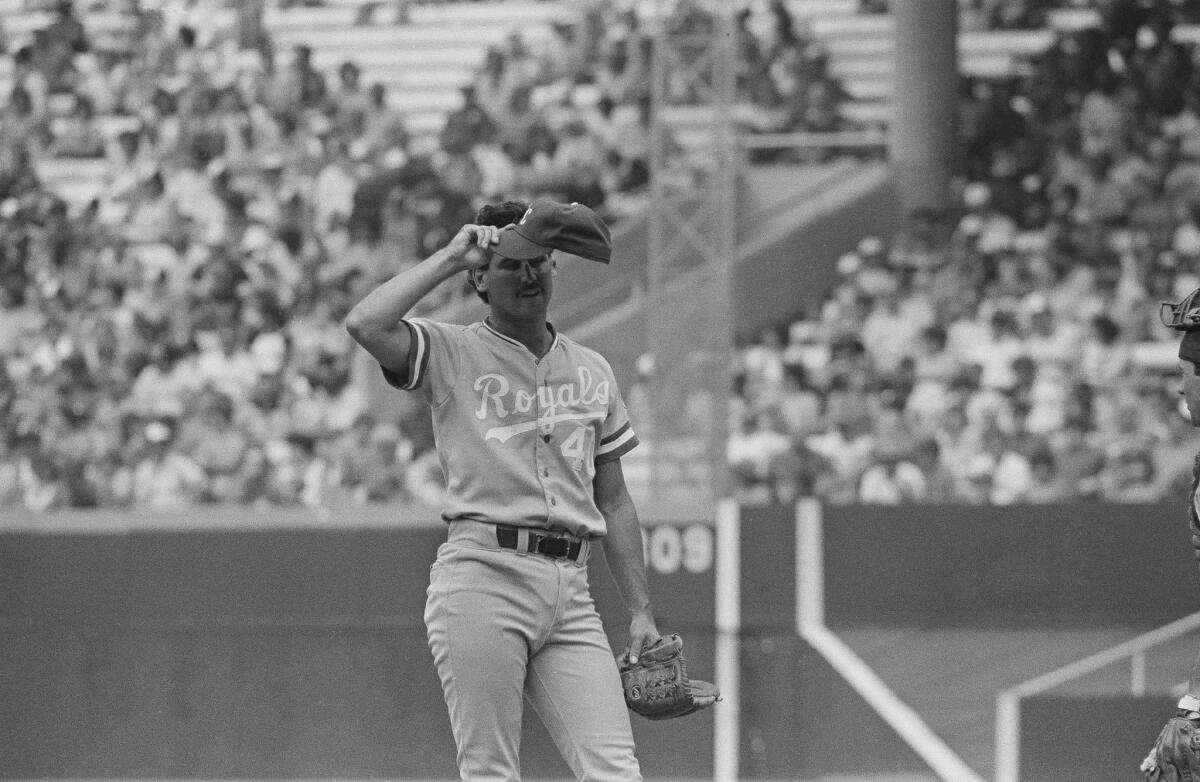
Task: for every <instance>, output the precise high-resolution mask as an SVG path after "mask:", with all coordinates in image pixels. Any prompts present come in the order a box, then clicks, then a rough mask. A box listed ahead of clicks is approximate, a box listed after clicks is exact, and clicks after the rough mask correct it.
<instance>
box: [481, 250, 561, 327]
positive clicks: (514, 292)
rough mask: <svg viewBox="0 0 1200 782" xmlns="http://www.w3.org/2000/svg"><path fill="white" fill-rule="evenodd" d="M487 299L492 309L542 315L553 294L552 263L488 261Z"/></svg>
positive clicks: (543, 260)
mask: <svg viewBox="0 0 1200 782" xmlns="http://www.w3.org/2000/svg"><path fill="white" fill-rule="evenodd" d="M487 286H488V299H489V300H490V302H491V305H492V306H493V307H501V308H503V309H506V310H511V311H512V312H514V313H521V314H531V313H533V312H542V313H544V312H545V310H546V307H547V305H549V303H550V295H551V293H553V291H554V260H553V259H552V258H551V256H550V255H549V254H547V255H543V256H541V257H539V258H526V259H521V260H518V259H515V258H503V257H501V256H499V255H496V256H493V257H492V262H491V263H490V264H489V265H488V271H487Z"/></svg>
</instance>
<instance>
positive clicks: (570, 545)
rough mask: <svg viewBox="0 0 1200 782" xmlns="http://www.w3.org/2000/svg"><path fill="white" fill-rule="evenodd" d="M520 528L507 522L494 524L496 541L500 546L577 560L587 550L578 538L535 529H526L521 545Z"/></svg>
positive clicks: (579, 559) (556, 557)
mask: <svg viewBox="0 0 1200 782" xmlns="http://www.w3.org/2000/svg"><path fill="white" fill-rule="evenodd" d="M522 537H523V536H522V535H521V530H519V529H518V528H517V527H510V526H509V525H507V524H497V525H496V543H498V544H499V545H500V548H509V549H513V550H515V551H523V552H526V553H529V554H541V555H543V556H547V557H553V558H555V559H569V560H571V561H572V562H579V561H581V560H582V559H583V555H584V553H585V552H586V550H587V546H586V544H584V542H583V541H582V540H579V539H578V538H566V537H561V536H558V535H546V534H543V533H541V532H537V531H536V530H532V529H530V530H528V534H527V535H525V536H524V538H525V543H524V545H522V543H521V539H522Z"/></svg>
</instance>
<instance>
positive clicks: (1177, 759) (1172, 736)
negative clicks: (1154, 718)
mask: <svg viewBox="0 0 1200 782" xmlns="http://www.w3.org/2000/svg"><path fill="white" fill-rule="evenodd" d="M1185 714H1186V713H1185V712H1183V711H1180V712H1179V714H1178V715H1177V716H1174V717H1172V718H1171V719H1169V720H1167V724H1166V725H1164V726H1163V729H1162V732H1161V733H1159V734H1158V740H1157V741H1155V742H1154V748H1153V749H1151V750H1150V754H1149V755H1147V756H1146V759H1145V760H1143V761H1142V773H1143V774H1144V775H1145V778H1146V780H1147V782H1200V720H1197V719H1188V718H1187V716H1185Z"/></svg>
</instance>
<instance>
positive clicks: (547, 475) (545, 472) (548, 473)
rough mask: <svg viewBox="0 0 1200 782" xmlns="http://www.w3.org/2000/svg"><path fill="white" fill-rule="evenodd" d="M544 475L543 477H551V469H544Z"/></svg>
mask: <svg viewBox="0 0 1200 782" xmlns="http://www.w3.org/2000/svg"><path fill="white" fill-rule="evenodd" d="M542 477H543V478H549V477H550V471H549V470H542Z"/></svg>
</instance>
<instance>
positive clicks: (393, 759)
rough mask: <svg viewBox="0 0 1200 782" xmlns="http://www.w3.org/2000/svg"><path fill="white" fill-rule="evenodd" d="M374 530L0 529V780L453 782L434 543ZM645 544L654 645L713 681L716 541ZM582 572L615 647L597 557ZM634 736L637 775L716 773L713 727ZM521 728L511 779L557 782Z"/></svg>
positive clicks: (257, 518)
mask: <svg viewBox="0 0 1200 782" xmlns="http://www.w3.org/2000/svg"><path fill="white" fill-rule="evenodd" d="M372 513H373V515H371V514H368V515H369V516H370V518H366V517H363V516H360V517H358V518H357V519H356V521H357V522H358V523H357V524H356V525H355V526H353V527H352V526H349V524H348V523H346V522H345V520H342V521H341V522H339V520H337V519H336V518H335V519H333V520H330V521H328V522H320V521H317V520H315V519H314V518H312V516H311V514H308V513H307V512H303V511H292V512H288V511H276V512H270V513H265V514H259V513H255V512H253V511H248V510H247V511H243V510H234V511H225V510H212V511H204V512H201V513H197V514H192V515H191V516H190V517H175V518H172V517H164V518H149V517H142V518H140V519H136V520H132V521H131V520H130V519H126V518H120V517H117V516H115V515H113V514H104V513H98V514H92V515H75V516H72V517H69V518H67V519H66V520H65V521H63V520H58V519H49V520H47V524H46V525H45V527H44V530H52V531H50V532H47V531H42V529H40V528H39V527H38V525H37V524H36V523H34V524H33V525H27V526H25V527H24V528H19V527H17V528H12V527H10V528H9V529H8V530H7V531H0V777H4V778H14V777H17V778H22V777H139V778H149V777H168V778H169V777H177V778H188V777H207V778H214V777H243V778H244V777H259V778H264V777H265V778H271V777H309V778H322V777H323V778H333V777H337V778H347V777H421V778H447V779H449V778H452V777H456V776H457V774H456V771H455V767H454V746H453V742H452V739H451V736H450V730H449V722H448V719H447V717H446V712H445V707H444V705H443V703H442V698H441V690H440V686H439V684H438V682H437V678H436V675H435V673H434V670H433V665H432V662H431V660H430V657H429V652H428V650H427V648H426V644H425V634H424V627H423V625H422V624H421V615H422V611H423V606H424V590H425V587H426V585H427V584H428V567H429V563H430V562H431V561H432V560H433V558H434V554H435V550H436V548H437V545H438V544H439V543H440V542H441V541H442V540H443V539H444V537H445V530H444V527H443V526H441V525H440V524H436V525H429V524H423V523H407V524H406V523H404V522H403V520H398V519H395V518H394V517H393V516H392V515H391V514H390V513H388V512H382V513H380V512H378V511H373V512H372ZM342 524H345V526H343V525H342ZM647 529H648V532H649V540H650V544H651V547H652V549H653V553H652V556H651V559H652V561H653V562H654V567H653V569H652V572H651V582H652V588H653V590H654V595H655V598H656V608H657V612H658V616H659V621H660V626H661V628H662V629H663V630H664V631H678V632H680V633H681V634H682V635H683V637H684V638H685V641H686V644H687V646H686V649H687V652H688V655H689V658H690V659H691V661H692V665H693V668H694V670H695V672H696V675H697V676H701V675H704V674H707V675H708V676H709V678H711V676H712V670H713V641H714V639H713V632H712V626H713V611H714V605H713V587H712V529H711V526H708V525H702V524H701V525H698V524H694V523H690V522H689V523H681V524H676V523H673V522H670V521H654V522H648V523H647ZM593 573H597V574H600V575H597V576H593V596H594V597H595V599H596V601H597V603H598V605H599V607H600V610H601V612H602V615H603V616H604V617H605V621H606V629H607V630H608V631H609V633H610V637H611V639H612V641H613V645H614V648H615V649H620V646H621V645H623V644H624V642H625V639H626V632H627V627H628V626H627V624H626V622H627V618H626V616H627V615H626V614H625V613H624V611H623V609H622V607H621V603H620V601H619V599H618V597H617V594H616V592H615V589H614V588H613V587H612V585H611V582H610V580H609V578H608V576H607V568H606V566H605V565H604V562H603V555H602V553H601V554H600V555H599V556H598V557H597V558H596V559H594V560H593ZM635 719H636V723H637V728H636V730H637V738H638V741H639V756H640V757H641V759H642V762H643V765H644V767H645V768H646V770H647V772H648V773H650V774H656V775H659V776H662V775H664V774H669V775H671V776H681V777H703V776H711V773H712V772H711V769H712V753H711V750H710V749H709V748H710V747H711V746H712V731H713V727H712V715H711V712H708V713H702V714H696V715H691V716H689V717H688V718H686V719H684V720H678V721H674V722H673V723H670V725H669V726H664V725H662V724H659V723H649V722H646V721H644V720H640V718H635ZM526 722H527V733H526V740H525V745H524V749H523V754H522V761H523V765H524V769H525V773H526V775H527V776H528V777H530V778H537V777H551V776H553V777H566V776H569V772H568V771H567V769H566V766H565V764H563V763H562V761H561V760H560V759H559V758H558V756H557V754H556V753H555V752H554V750H553V749H552V745H551V743H550V740H549V738H548V736H546V734H545V733H544V730H543V729H542V727H541V726H540V724H538V723H537V722H536V719H533V718H528V719H527V720H526ZM697 748H702V751H697Z"/></svg>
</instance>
